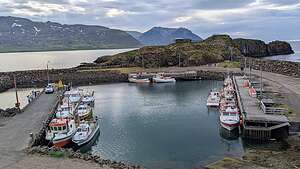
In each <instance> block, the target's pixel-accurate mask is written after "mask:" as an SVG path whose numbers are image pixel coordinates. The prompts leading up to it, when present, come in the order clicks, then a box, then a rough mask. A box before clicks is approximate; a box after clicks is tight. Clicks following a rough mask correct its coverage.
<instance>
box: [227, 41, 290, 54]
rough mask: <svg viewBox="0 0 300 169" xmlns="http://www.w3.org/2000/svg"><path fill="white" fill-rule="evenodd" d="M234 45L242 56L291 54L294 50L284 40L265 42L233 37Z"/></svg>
mask: <svg viewBox="0 0 300 169" xmlns="http://www.w3.org/2000/svg"><path fill="white" fill-rule="evenodd" d="M233 41H234V43H235V45H236V46H237V47H238V48H239V50H240V51H241V52H242V54H243V55H244V56H247V57H256V58H259V57H267V56H273V55H285V54H292V53H294V51H293V50H292V47H291V45H290V44H289V43H287V42H284V41H273V42H270V43H269V44H266V43H265V42H264V41H261V40H255V39H241V38H239V39H234V40H233Z"/></svg>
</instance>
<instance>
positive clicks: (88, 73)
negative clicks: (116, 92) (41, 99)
mask: <svg viewBox="0 0 300 169" xmlns="http://www.w3.org/2000/svg"><path fill="white" fill-rule="evenodd" d="M165 73H166V75H169V76H172V77H175V78H176V80H199V79H202V80H223V79H224V78H225V77H226V76H227V74H228V72H217V71H207V70H196V71H188V72H186V71H185V72H165ZM149 74H151V72H149ZM14 76H15V77H16V83H17V86H18V87H23V88H25V87H44V86H45V85H46V84H47V81H48V78H47V71H46V70H28V71H16V72H1V73H0V78H1V79H3V80H1V82H0V92H3V91H5V90H7V89H10V88H13V86H14V85H13V80H14ZM49 80H50V82H57V81H59V80H62V81H63V82H64V84H70V83H71V84H72V85H74V86H78V85H92V84H100V83H105V82H107V83H112V82H127V81H128V75H127V74H125V73H122V72H120V71H118V70H114V69H97V68H92V69H82V68H70V69H52V70H49Z"/></svg>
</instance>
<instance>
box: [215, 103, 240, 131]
mask: <svg viewBox="0 0 300 169" xmlns="http://www.w3.org/2000/svg"><path fill="white" fill-rule="evenodd" d="M220 113H221V115H220V123H221V126H222V127H223V128H225V129H227V130H229V131H231V130H233V129H235V128H237V127H238V126H239V125H240V115H239V111H238V109H237V107H235V106H231V107H227V108H226V109H225V111H223V112H220Z"/></svg>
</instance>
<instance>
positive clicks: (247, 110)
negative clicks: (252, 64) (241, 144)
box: [233, 76, 290, 140]
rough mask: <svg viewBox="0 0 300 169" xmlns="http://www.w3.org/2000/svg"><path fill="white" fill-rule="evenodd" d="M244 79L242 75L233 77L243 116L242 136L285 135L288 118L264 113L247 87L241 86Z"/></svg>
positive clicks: (268, 137)
mask: <svg viewBox="0 0 300 169" xmlns="http://www.w3.org/2000/svg"><path fill="white" fill-rule="evenodd" d="M244 80H245V79H243V77H242V76H234V77H233V81H234V85H235V88H236V93H237V100H238V106H239V108H240V111H241V114H242V117H243V123H242V130H241V131H242V136H243V137H244V138H249V139H259V140H268V139H271V138H277V137H281V136H285V135H286V134H287V132H288V128H289V126H290V124H289V120H288V118H287V117H286V116H285V115H280V114H267V113H265V112H264V111H263V109H261V107H260V101H259V100H258V99H257V98H255V97H251V96H250V95H249V94H248V87H243V82H244Z"/></svg>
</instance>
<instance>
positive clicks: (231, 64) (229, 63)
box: [217, 60, 240, 68]
mask: <svg viewBox="0 0 300 169" xmlns="http://www.w3.org/2000/svg"><path fill="white" fill-rule="evenodd" d="M217 66H218V67H223V68H240V62H239V61H228V60H226V61H224V62H221V63H218V64H217Z"/></svg>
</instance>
